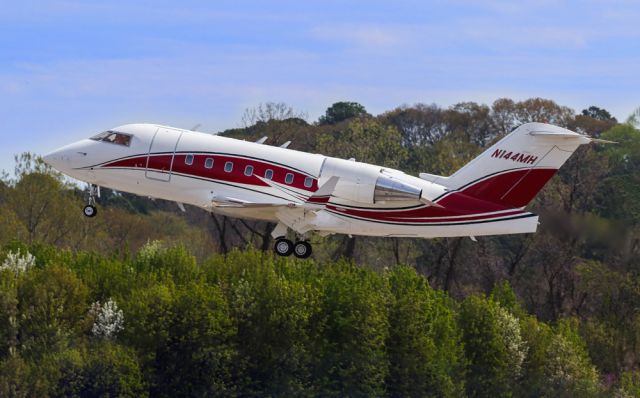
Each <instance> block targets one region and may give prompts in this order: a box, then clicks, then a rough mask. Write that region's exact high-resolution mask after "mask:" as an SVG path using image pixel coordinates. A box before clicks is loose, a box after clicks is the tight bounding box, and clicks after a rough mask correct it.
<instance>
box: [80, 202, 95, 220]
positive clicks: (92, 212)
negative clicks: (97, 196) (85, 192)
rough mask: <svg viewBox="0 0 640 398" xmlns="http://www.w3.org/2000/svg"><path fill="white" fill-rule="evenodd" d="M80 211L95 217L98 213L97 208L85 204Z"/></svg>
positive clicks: (87, 215)
mask: <svg viewBox="0 0 640 398" xmlns="http://www.w3.org/2000/svg"><path fill="white" fill-rule="evenodd" d="M82 213H84V215H85V217H95V216H96V214H98V209H96V207H95V206H94V205H86V206H85V207H84V209H82Z"/></svg>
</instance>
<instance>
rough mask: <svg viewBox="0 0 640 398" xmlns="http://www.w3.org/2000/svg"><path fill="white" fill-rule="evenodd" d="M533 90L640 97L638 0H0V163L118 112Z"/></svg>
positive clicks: (150, 114) (187, 116) (9, 166)
mask: <svg viewBox="0 0 640 398" xmlns="http://www.w3.org/2000/svg"><path fill="white" fill-rule="evenodd" d="M500 97H511V98H514V99H525V98H530V97H545V98H550V99H553V100H555V101H557V102H558V103H560V104H563V105H568V106H570V107H572V108H574V109H575V110H576V111H579V110H581V109H583V108H585V107H588V106H589V105H597V106H600V107H604V108H606V109H608V110H609V111H610V112H611V113H613V115H614V116H616V117H618V118H619V119H624V118H625V117H626V116H628V115H629V114H630V113H631V112H632V111H633V110H634V109H635V108H637V107H638V106H640V2H639V1H628V0H627V1H625V0H610V1H561V0H555V1H546V0H539V1H527V0H524V1H494V0H485V1H465V0H453V1H444V0H443V1H344V0H343V1H333V0H323V1H290V0H281V1H239V0H238V1H189V0H187V1H180V2H177V1H157V0H156V1H133V0H130V1H108V2H107V1H82V2H75V1H46V0H45V1H19V2H18V1H7V2H4V4H3V5H2V7H1V8H0V137H2V138H3V140H2V141H3V143H4V144H3V145H1V146H0V169H6V170H13V155H14V154H16V153H20V152H23V151H32V152H36V153H41V154H42V153H45V152H47V151H49V150H52V149H54V148H56V147H59V146H61V145H63V144H66V143H68V142H71V141H74V140H77V139H80V138H84V137H86V136H89V135H91V134H94V133H96V132H99V131H101V130H104V129H107V128H109V127H113V126H117V125H120V124H124V123H129V122H156V123H162V124H168V125H173V126H177V127H186V128H191V127H192V126H194V125H196V124H201V125H202V127H201V128H200V129H201V130H202V131H211V132H214V131H219V130H223V129H226V128H232V127H237V126H238V125H239V123H240V118H241V116H242V113H243V111H244V109H246V108H247V107H252V106H256V105H258V104H259V103H261V102H266V101H276V102H280V101H282V102H286V103H288V104H289V105H291V106H293V107H294V108H295V109H297V110H299V111H304V112H306V113H307V114H308V115H309V120H310V121H313V120H317V118H318V117H319V116H320V115H321V114H322V113H323V112H324V110H325V109H326V108H327V107H328V106H329V105H331V104H332V103H333V102H336V101H341V100H350V101H357V102H360V103H362V104H363V105H364V106H365V107H366V108H367V110H369V112H371V113H374V114H377V113H381V112H383V111H386V110H390V109H393V108H395V107H396V106H398V105H401V104H412V103H417V102H424V103H437V104H439V105H441V106H449V105H451V104H454V103H456V102H460V101H477V102H481V103H487V104H490V103H491V102H493V101H494V100H495V99H496V98H500Z"/></svg>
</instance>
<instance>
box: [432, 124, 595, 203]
mask: <svg viewBox="0 0 640 398" xmlns="http://www.w3.org/2000/svg"><path fill="white" fill-rule="evenodd" d="M589 142H591V139H590V138H589V137H586V136H584V135H581V134H578V133H575V132H573V131H570V130H567V129H564V128H562V127H557V126H552V125H550V124H544V123H527V124H523V125H522V126H520V127H518V128H517V129H515V130H514V131H513V132H511V134H509V135H507V136H506V137H504V138H503V139H501V140H500V141H498V142H497V143H496V144H495V145H493V146H491V147H490V148H489V149H487V150H486V151H484V152H483V153H482V154H480V156H478V157H477V158H475V159H474V160H472V161H471V162H469V163H468V164H467V165H465V166H464V167H462V168H461V169H460V170H458V171H456V172H455V173H454V174H453V175H451V176H450V177H436V176H429V175H425V177H426V178H427V179H429V180H430V181H432V182H435V183H438V184H442V185H444V186H446V187H447V188H449V189H451V190H457V191H461V192H462V193H464V194H466V195H468V196H471V197H474V198H477V199H481V200H485V201H489V202H493V203H500V204H502V205H505V206H509V207H523V206H526V205H527V203H529V202H530V201H531V200H532V199H533V198H534V197H535V195H536V194H537V193H538V192H539V191H540V190H541V189H542V187H544V185H545V184H546V183H547V181H549V179H550V178H551V177H552V176H553V175H554V174H555V173H556V171H558V169H559V168H560V167H561V166H562V165H563V164H564V162H566V161H567V159H569V156H571V154H572V153H573V152H574V151H575V150H576V149H577V148H578V147H579V146H580V145H582V144H586V143H589Z"/></svg>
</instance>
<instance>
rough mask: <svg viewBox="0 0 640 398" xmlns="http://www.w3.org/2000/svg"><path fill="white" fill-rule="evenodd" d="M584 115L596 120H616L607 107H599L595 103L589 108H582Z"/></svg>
mask: <svg viewBox="0 0 640 398" xmlns="http://www.w3.org/2000/svg"><path fill="white" fill-rule="evenodd" d="M582 115H584V116H588V117H590V118H593V119H596V120H602V121H608V120H613V121H615V118H614V117H612V116H611V114H610V113H609V112H608V111H607V110H606V109H602V108H598V107H597V106H594V105H592V106H590V107H589V108H587V109H583V110H582Z"/></svg>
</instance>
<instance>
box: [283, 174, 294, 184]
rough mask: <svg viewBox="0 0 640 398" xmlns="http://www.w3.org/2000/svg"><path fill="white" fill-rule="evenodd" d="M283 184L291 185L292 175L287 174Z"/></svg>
mask: <svg viewBox="0 0 640 398" xmlns="http://www.w3.org/2000/svg"><path fill="white" fill-rule="evenodd" d="M284 182H286V183H287V184H291V183H292V182H293V174H291V173H287V176H286V177H285V178H284Z"/></svg>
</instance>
